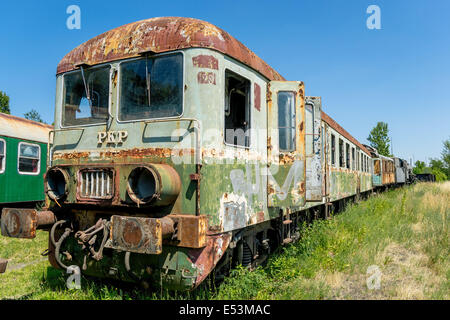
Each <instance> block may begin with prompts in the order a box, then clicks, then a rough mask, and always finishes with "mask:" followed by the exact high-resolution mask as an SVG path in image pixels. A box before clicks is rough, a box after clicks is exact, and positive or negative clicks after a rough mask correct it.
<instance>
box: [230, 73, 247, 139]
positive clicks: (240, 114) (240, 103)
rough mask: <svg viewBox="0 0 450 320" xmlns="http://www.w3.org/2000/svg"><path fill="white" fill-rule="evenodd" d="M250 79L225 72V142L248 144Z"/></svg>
mask: <svg viewBox="0 0 450 320" xmlns="http://www.w3.org/2000/svg"><path fill="white" fill-rule="evenodd" d="M249 129H250V81H249V80H247V79H245V78H243V77H241V76H239V75H237V74H236V73H233V72H231V71H228V70H227V71H226V72H225V142H226V143H228V144H232V145H236V146H244V147H249V146H250V136H249V135H250V130H249Z"/></svg>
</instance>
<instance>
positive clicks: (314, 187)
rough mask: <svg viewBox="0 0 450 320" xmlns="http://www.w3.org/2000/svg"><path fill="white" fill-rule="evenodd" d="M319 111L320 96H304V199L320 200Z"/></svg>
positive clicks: (320, 142) (320, 147) (320, 154)
mask: <svg viewBox="0 0 450 320" xmlns="http://www.w3.org/2000/svg"><path fill="white" fill-rule="evenodd" d="M321 113H322V101H321V98H320V97H306V102H305V123H306V132H305V136H306V137H305V149H306V201H322V166H321V164H322V159H321V158H322V152H321V151H322V150H321V149H322V140H321Z"/></svg>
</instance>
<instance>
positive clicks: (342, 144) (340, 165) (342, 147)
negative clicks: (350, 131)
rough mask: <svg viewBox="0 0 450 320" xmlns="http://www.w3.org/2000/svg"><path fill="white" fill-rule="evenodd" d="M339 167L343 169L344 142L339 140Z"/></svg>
mask: <svg viewBox="0 0 450 320" xmlns="http://www.w3.org/2000/svg"><path fill="white" fill-rule="evenodd" d="M339 167H342V168H343V167H344V141H342V140H341V139H339Z"/></svg>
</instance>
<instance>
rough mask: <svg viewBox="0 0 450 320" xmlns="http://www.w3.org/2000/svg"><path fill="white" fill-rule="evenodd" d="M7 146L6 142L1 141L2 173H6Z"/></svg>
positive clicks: (0, 161) (0, 167)
mask: <svg viewBox="0 0 450 320" xmlns="http://www.w3.org/2000/svg"><path fill="white" fill-rule="evenodd" d="M5 161H6V144H5V140H3V139H0V173H3V172H5Z"/></svg>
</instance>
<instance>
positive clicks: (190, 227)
mask: <svg viewBox="0 0 450 320" xmlns="http://www.w3.org/2000/svg"><path fill="white" fill-rule="evenodd" d="M167 217H169V218H170V219H172V220H173V221H174V222H175V224H176V225H177V227H176V228H177V230H178V231H177V243H171V244H174V245H177V246H179V247H186V248H202V247H204V246H206V245H207V239H206V230H207V228H208V218H207V216H206V215H201V216H193V215H181V214H171V215H169V216H167Z"/></svg>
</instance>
